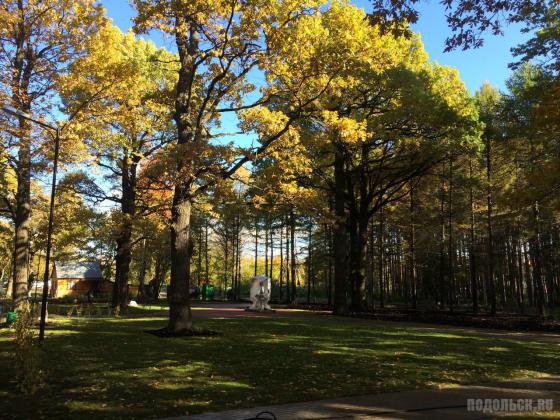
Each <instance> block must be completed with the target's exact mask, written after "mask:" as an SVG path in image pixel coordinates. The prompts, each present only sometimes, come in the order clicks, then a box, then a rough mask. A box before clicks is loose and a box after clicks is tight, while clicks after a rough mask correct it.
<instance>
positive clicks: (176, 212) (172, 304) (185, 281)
mask: <svg viewBox="0 0 560 420" xmlns="http://www.w3.org/2000/svg"><path fill="white" fill-rule="evenodd" d="M188 190H189V188H184V187H182V186H180V185H178V186H176V187H175V194H174V197H173V207H172V208H171V282H170V285H169V289H170V290H169V293H168V299H169V324H168V331H169V332H170V333H172V334H182V333H185V332H188V331H191V330H192V314H191V307H190V297H189V280H190V279H189V277H190V258H191V255H190V244H189V241H190V237H189V233H190V221H191V208H192V199H191V197H190V196H189V195H188V193H187V191H188Z"/></svg>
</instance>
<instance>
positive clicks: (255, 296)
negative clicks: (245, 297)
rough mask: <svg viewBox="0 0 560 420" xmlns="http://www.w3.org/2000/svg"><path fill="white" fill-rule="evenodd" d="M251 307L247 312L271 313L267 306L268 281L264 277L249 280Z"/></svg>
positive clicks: (268, 298)
mask: <svg viewBox="0 0 560 420" xmlns="http://www.w3.org/2000/svg"><path fill="white" fill-rule="evenodd" d="M250 298H251V306H249V307H248V308H247V310H248V311H257V312H263V311H272V308H271V307H270V305H269V304H268V301H269V300H270V279H269V278H268V277H265V276H255V277H253V278H252V279H251V291H250Z"/></svg>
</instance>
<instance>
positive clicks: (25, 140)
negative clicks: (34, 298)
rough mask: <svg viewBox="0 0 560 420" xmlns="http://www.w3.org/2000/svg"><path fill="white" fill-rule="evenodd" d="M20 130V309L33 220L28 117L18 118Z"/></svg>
mask: <svg viewBox="0 0 560 420" xmlns="http://www.w3.org/2000/svg"><path fill="white" fill-rule="evenodd" d="M19 127H20V131H21V137H20V140H19V141H20V144H19V152H18V171H17V192H16V203H15V220H14V222H15V223H14V224H15V240H14V272H13V292H12V294H13V301H14V306H15V308H16V309H19V308H20V307H21V306H22V305H23V304H24V303H25V302H27V296H28V281H29V267H28V264H27V263H28V261H29V229H30V223H31V144H30V137H29V136H30V130H29V126H28V123H27V121H25V120H24V119H23V118H20V119H19Z"/></svg>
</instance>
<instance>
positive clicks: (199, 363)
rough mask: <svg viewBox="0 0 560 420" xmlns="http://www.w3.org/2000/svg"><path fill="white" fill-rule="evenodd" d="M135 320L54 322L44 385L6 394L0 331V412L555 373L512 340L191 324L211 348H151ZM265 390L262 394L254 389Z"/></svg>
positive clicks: (150, 324)
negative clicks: (32, 392) (28, 394)
mask: <svg viewBox="0 0 560 420" xmlns="http://www.w3.org/2000/svg"><path fill="white" fill-rule="evenodd" d="M164 325H165V318H163V317H158V316H154V313H153V312H152V313H146V314H145V315H144V316H136V315H135V314H133V315H131V316H124V317H122V318H118V319H115V318H68V317H65V316H53V317H52V322H51V325H50V326H49V329H48V330H47V341H46V346H45V355H44V357H45V361H46V363H47V365H48V366H49V371H48V373H49V378H50V380H49V383H48V385H47V387H46V388H45V390H44V395H43V394H40V395H39V396H37V398H33V399H32V400H29V399H25V398H23V397H22V396H20V395H17V394H15V393H14V392H13V391H12V390H11V389H12V388H13V370H12V363H11V351H12V350H11V348H12V347H11V339H10V336H11V335H12V332H11V331H1V332H0V380H1V381H2V383H4V384H5V386H4V388H5V390H4V391H2V392H1V393H0V396H1V399H0V406H1V407H0V408H1V409H2V410H3V411H2V412H3V413H7V416H12V417H23V418H26V417H30V414H29V413H34V412H36V410H37V407H39V406H43V407H47V408H46V409H47V410H48V416H49V417H53V418H61V417H67V418H80V419H83V418H91V417H96V418H99V417H104V418H146V417H154V416H157V417H165V416H173V415H183V414H185V413H187V412H188V413H191V414H193V413H197V412H201V411H208V410H222V409H230V408H238V407H247V406H256V405H262V404H275V403H285V402H290V401H300V400H311V399H320V398H331V397H336V396H344V395H356V394H365V393H375V392H385V391H395V390H403V389H415V388H419V387H420V388H421V387H424V388H425V387H441V386H444V385H445V386H456V385H461V384H466V383H480V382H481V381H490V380H498V379H504V378H512V377H520V376H539V375H543V374H547V373H555V372H557V371H558V367H559V366H560V356H559V355H558V352H557V347H556V346H551V345H550V342H547V340H546V336H544V335H543V336H542V340H540V339H538V340H533V341H527V340H522V339H520V338H519V336H517V335H513V334H512V335H511V336H510V335H507V334H504V335H497V336H496V335H480V336H476V337H475V336H474V335H475V334H477V332H476V331H473V330H469V331H466V330H465V331H463V330H461V329H457V330H454V331H452V332H446V331H445V332H442V331H436V330H427V329H425V328H422V327H414V326H409V325H406V326H404V327H403V325H402V324H398V325H397V324H387V325H380V324H376V323H370V322H364V321H363V320H352V319H340V318H334V317H325V316H305V317H294V318H289V319H287V318H283V319H279V318H265V317H259V318H256V317H247V318H245V317H242V318H239V317H236V318H222V319H217V318H213V319H209V318H206V319H198V320H197V326H198V327H200V328H208V329H211V330H215V331H218V332H219V335H217V336H212V337H190V338H170V339H162V338H158V337H155V336H153V335H150V334H146V333H145V332H144V331H146V330H150V329H157V328H160V327H162V326H164ZM265 383H266V384H267V386H266V387H263V384H265Z"/></svg>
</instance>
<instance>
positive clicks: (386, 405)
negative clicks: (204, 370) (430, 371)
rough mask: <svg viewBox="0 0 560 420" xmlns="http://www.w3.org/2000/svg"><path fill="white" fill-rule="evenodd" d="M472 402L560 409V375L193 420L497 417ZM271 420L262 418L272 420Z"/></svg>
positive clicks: (227, 413)
mask: <svg viewBox="0 0 560 420" xmlns="http://www.w3.org/2000/svg"><path fill="white" fill-rule="evenodd" d="M469 398H482V399H486V398H492V399H495V398H498V399H502V398H507V399H513V400H518V399H539V398H540V399H552V400H553V404H554V405H553V407H554V410H560V376H551V377H546V378H540V379H518V380H513V381H508V382H500V383H495V384H491V385H485V386H463V387H455V388H445V389H441V390H437V389H426V390H416V391H405V392H392V393H386V394H376V395H366V396H359V397H346V398H336V399H331V400H321V401H310V402H301V403H294V404H283V405H276V406H269V407H255V408H251V409H244V410H231V411H224V412H221V413H209V414H202V415H195V416H187V417H178V418H177V419H189V420H245V419H249V418H252V417H255V415H256V414H258V413H259V412H262V411H270V412H273V413H274V414H275V415H276V417H277V419H278V420H298V419H302V420H319V419H321V420H335V419H426V420H438V419H446V420H447V419H449V420H455V419H456V420H462V419H469V420H470V419H487V418H495V417H496V416H498V415H499V414H498V413H482V412H472V411H467V399H469ZM267 418H269V417H263V419H267Z"/></svg>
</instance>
